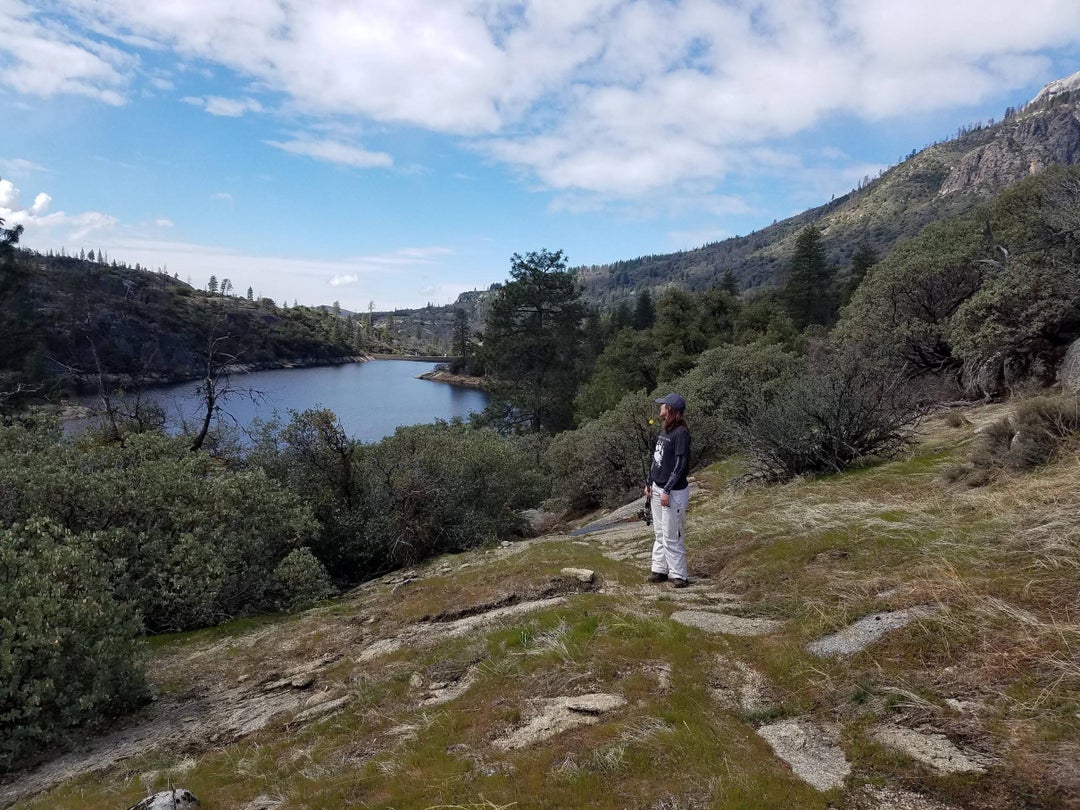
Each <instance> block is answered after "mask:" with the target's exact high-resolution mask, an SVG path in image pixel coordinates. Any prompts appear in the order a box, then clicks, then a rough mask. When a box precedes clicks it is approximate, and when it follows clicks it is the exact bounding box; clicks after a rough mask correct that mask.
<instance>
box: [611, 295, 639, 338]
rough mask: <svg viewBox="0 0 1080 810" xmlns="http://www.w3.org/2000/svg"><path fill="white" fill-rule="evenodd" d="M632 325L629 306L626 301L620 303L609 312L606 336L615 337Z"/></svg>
mask: <svg viewBox="0 0 1080 810" xmlns="http://www.w3.org/2000/svg"><path fill="white" fill-rule="evenodd" d="M633 325H634V313H633V312H632V311H631V310H630V305H629V304H627V303H626V301H620V302H619V303H618V304H616V305H615V309H613V310H612V311H611V316H610V317H609V318H608V329H607V331H608V335H616V334H618V333H619V332H621V331H622V330H623V329H626V328H627V327H632V326H633Z"/></svg>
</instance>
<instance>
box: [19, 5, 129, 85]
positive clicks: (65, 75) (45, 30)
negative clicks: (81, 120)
mask: <svg viewBox="0 0 1080 810" xmlns="http://www.w3.org/2000/svg"><path fill="white" fill-rule="evenodd" d="M0 57H6V58H3V59H0V65H2V68H0V84H3V85H7V86H8V87H10V88H12V89H13V90H15V91H16V92H19V93H24V94H27V95H35V96H46V97H49V96H56V95H64V94H72V95H82V96H90V97H91V98H96V99H98V100H99V101H103V102H105V103H106V104H113V105H118V104H122V103H123V102H124V96H123V91H124V90H125V89H126V87H127V85H128V81H129V78H128V77H129V76H130V74H131V70H132V68H133V66H134V65H135V64H136V63H137V59H136V58H135V57H133V56H132V55H130V54H127V53H125V52H123V51H121V50H119V49H117V48H114V47H112V46H110V45H106V44H104V43H103V42H101V41H100V40H93V39H90V38H88V37H86V36H83V35H80V34H77V33H75V32H72V31H70V30H68V29H67V28H65V27H64V26H62V25H60V24H59V23H56V22H55V21H52V20H49V19H47V18H42V17H39V16H38V15H36V13H35V10H34V9H33V8H32V7H31V6H29V5H28V4H26V3H23V2H21V0H3V2H2V3H0Z"/></svg>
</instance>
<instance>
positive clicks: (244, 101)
mask: <svg viewBox="0 0 1080 810" xmlns="http://www.w3.org/2000/svg"><path fill="white" fill-rule="evenodd" d="M181 100H182V101H183V102H184V103H185V104H191V105H192V106H195V107H202V108H203V109H204V110H206V111H207V112H208V113H210V114H211V115H217V116H222V117H226V118H239V117H240V116H242V115H244V114H245V113H249V112H254V113H259V112H262V111H263V106H262V104H260V103H259V102H258V101H257V100H256V99H253V98H223V97H222V96H207V97H206V98H201V97H199V96H185V97H184V98H183V99H181Z"/></svg>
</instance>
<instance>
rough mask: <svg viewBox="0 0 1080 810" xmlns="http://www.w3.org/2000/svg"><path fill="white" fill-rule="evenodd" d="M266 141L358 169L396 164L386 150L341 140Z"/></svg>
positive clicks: (302, 153) (328, 161)
mask: <svg viewBox="0 0 1080 810" xmlns="http://www.w3.org/2000/svg"><path fill="white" fill-rule="evenodd" d="M264 143H265V144H267V145H268V146H273V147H274V148H275V149H280V150H282V151H283V152H290V153H292V154H294V155H304V156H306V157H310V158H315V159H316V160H321V161H324V162H326V163H337V164H340V165H342V166H352V167H353V168H357V169H371V168H375V167H388V166H392V165H393V164H394V159H393V158H392V157H391V156H390V155H388V154H386V153H385V152H368V151H367V150H365V149H361V148H360V147H358V146H352V145H350V144H347V143H342V142H341V141H334V140H326V139H323V140H318V139H309V138H297V139H295V140H291V141H264Z"/></svg>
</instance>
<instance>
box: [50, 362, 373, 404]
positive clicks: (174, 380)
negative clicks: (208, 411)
mask: <svg viewBox="0 0 1080 810" xmlns="http://www.w3.org/2000/svg"><path fill="white" fill-rule="evenodd" d="M373 359H375V358H374V356H373V355H370V354H352V355H344V356H340V357H300V358H297V359H294V360H262V361H259V362H255V363H233V364H232V365H229V366H226V367H225V369H224V370H223V373H224V374H229V375H231V374H253V373H255V372H257V371H276V370H278V369H293V368H317V367H318V366H344V365H348V364H350V363H366V362H368V361H369V360H373ZM201 379H203V375H201V374H153V373H151V374H147V375H145V376H144V377H143V378H142V379H140V380H136V379H135V378H134V377H133V376H132V375H130V374H103V375H102V381H103V382H104V383H105V384H106V385H107V386H108V387H109V388H110V389H112V390H115V389H117V388H124V387H138V388H158V387H163V386H167V385H178V384H180V383H185V382H193V381H195V380H201ZM72 382H74V383H75V385H76V386H77V387H76V390H75V391H73V392H72V391H69V395H71V396H76V397H87V396H94V395H95V394H96V393H97V389H98V379H97V377H94V376H90V375H80V376H78V377H75V378H73V380H72ZM80 389H82V390H80Z"/></svg>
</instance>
